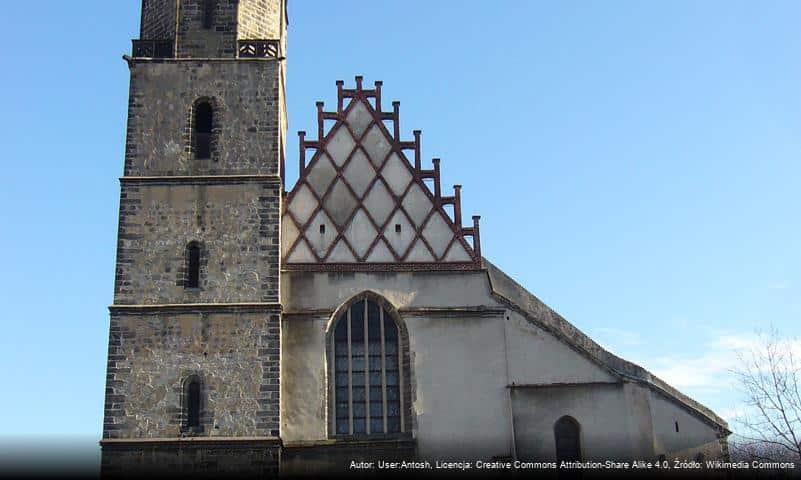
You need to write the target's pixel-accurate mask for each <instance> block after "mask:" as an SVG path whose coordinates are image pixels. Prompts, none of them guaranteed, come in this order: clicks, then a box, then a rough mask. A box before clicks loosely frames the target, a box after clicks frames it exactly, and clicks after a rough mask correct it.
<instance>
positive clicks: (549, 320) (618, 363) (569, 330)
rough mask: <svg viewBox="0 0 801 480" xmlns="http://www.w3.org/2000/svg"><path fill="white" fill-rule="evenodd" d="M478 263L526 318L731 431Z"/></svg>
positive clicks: (495, 269)
mask: <svg viewBox="0 0 801 480" xmlns="http://www.w3.org/2000/svg"><path fill="white" fill-rule="evenodd" d="M482 263H483V267H484V268H485V269H486V271H487V276H488V278H489V283H490V290H491V293H492V295H493V296H494V297H496V298H497V299H498V300H499V301H501V302H502V303H504V304H506V305H507V306H509V307H511V308H512V309H514V310H517V311H518V312H519V313H521V314H522V315H523V316H524V317H526V319H527V320H529V321H531V322H532V323H535V324H536V325H537V326H539V327H541V328H544V329H546V330H548V331H549V332H551V333H552V334H554V335H556V336H557V337H558V338H560V339H562V340H563V341H565V342H566V343H568V344H569V345H570V346H571V347H573V348H574V349H576V350H578V351H579V352H580V353H582V354H584V355H586V356H588V357H589V358H590V359H591V360H593V361H595V362H596V363H599V364H600V365H602V366H603V367H605V368H607V369H609V370H611V371H612V372H613V373H615V374H617V375H619V376H621V377H624V378H627V379H630V380H633V381H636V382H639V383H642V384H644V385H647V386H648V387H649V388H651V389H652V390H655V391H657V392H658V393H661V394H662V395H664V396H666V397H668V398H669V399H672V400H675V401H677V402H679V403H680V404H681V405H682V406H684V407H685V408H687V409H689V410H690V411H692V412H694V413H696V414H698V415H700V416H701V417H702V418H703V419H704V420H706V421H707V422H710V423H712V424H713V425H714V426H716V427H719V428H720V429H722V430H723V433H724V435H728V434H730V433H731V430H729V425H728V423H727V422H726V421H725V420H723V419H722V418H721V417H719V416H718V415H717V414H716V413H715V412H713V411H712V410H710V409H709V408H707V407H705V406H704V405H702V404H700V403H698V402H697V401H695V400H693V399H692V398H690V397H688V396H687V395H685V394H683V393H681V392H680V391H678V390H677V389H676V388H674V387H672V386H671V385H669V384H668V383H667V382H665V381H664V380H662V379H661V378H659V377H657V376H656V375H654V374H652V373H651V372H649V371H648V370H646V369H644V368H643V367H641V366H639V365H637V364H635V363H632V362H629V361H627V360H624V359H622V358H620V357H618V356H617V355H615V354H613V353H611V352H609V351H607V350H606V349H604V348H603V347H602V346H600V345H599V344H598V343H596V342H595V341H594V340H593V339H591V338H590V337H589V336H588V335H587V334H585V333H584V332H582V331H581V330H579V329H578V328H576V327H575V326H574V325H573V324H571V323H570V322H568V321H567V320H565V318H564V317H562V316H561V315H559V314H558V313H556V312H555V311H554V310H553V309H552V308H551V307H549V306H548V305H546V304H545V303H544V302H543V301H542V300H540V299H539V298H537V297H536V296H535V295H534V294H532V293H531V292H529V291H528V290H526V289H525V288H524V287H523V286H521V285H520V284H519V283H517V282H516V281H515V280H514V279H512V278H511V277H510V276H509V275H507V274H506V273H504V272H503V271H502V270H501V269H499V268H498V267H496V266H495V265H493V264H492V263H491V262H490V261H489V260H487V259H486V258H485V257H482Z"/></svg>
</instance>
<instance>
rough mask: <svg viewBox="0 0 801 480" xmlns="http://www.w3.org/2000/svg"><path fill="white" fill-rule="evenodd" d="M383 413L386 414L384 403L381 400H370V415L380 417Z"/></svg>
mask: <svg viewBox="0 0 801 480" xmlns="http://www.w3.org/2000/svg"><path fill="white" fill-rule="evenodd" d="M379 398H380V397H379ZM382 415H384V403H383V402H380V401H379V402H370V417H372V418H378V417H381V416H382Z"/></svg>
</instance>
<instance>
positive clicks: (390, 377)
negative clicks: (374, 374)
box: [354, 372, 398, 385]
mask: <svg viewBox="0 0 801 480" xmlns="http://www.w3.org/2000/svg"><path fill="white" fill-rule="evenodd" d="M355 381H356V379H354V383H355ZM397 384H398V372H387V385H397Z"/></svg>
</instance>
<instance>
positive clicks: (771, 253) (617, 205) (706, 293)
mask: <svg viewBox="0 0 801 480" xmlns="http://www.w3.org/2000/svg"><path fill="white" fill-rule="evenodd" d="M139 3H140V2H138V1H134V0H126V1H114V2H109V1H107V0H103V1H101V0H83V1H81V2H63V1H55V0H50V1H47V0H46V1H44V2H39V3H38V4H37V7H38V8H37V9H36V10H32V9H31V8H30V7H29V6H28V5H27V4H23V3H19V2H10V3H9V4H8V5H6V6H4V13H5V14H4V16H3V17H2V18H0V26H2V28H0V52H2V55H0V58H3V67H2V72H3V73H2V75H0V98H1V99H2V105H3V108H2V115H0V145H2V149H3V152H4V155H3V157H2V158H3V166H4V168H3V170H2V179H3V182H2V184H3V188H2V189H0V218H1V219H2V225H3V230H2V232H3V234H2V235H0V265H2V269H3V275H0V301H2V305H3V309H2V310H3V317H4V322H3V323H4V329H3V335H2V336H0V364H2V365H3V368H0V384H2V385H3V386H4V388H3V390H4V392H5V394H4V395H0V411H2V412H4V415H3V421H2V422H1V423H0V437H19V436H30V437H33V438H35V437H37V436H42V435H55V436H57V437H59V438H60V437H81V438H88V439H90V440H91V441H92V442H94V441H95V440H96V439H97V438H99V436H100V430H101V425H102V407H103V391H104V384H103V383H104V377H105V372H104V369H105V355H106V345H107V332H108V313H107V309H106V307H107V305H109V304H110V303H111V301H112V286H113V285H112V282H113V278H114V254H115V251H114V249H115V244H116V240H115V239H116V222H117V207H118V199H119V185H118V182H117V178H118V177H119V176H120V174H121V172H122V165H123V150H124V140H125V119H126V107H127V92H128V70H127V68H126V66H125V63H124V62H123V61H122V60H121V59H120V56H121V55H122V54H123V53H126V52H129V50H130V40H131V39H132V38H137V36H138V20H139ZM799 18H801V3H799V2H795V1H787V2H780V1H771V2H738V1H730V0H727V1H704V2H696V1H670V2H668V1H662V2H639V1H600V0H597V1H582V2H579V1H559V2H557V1H551V2H544V1H537V2H534V1H532V2H522V1H515V2H512V1H508V2H486V1H481V2H479V1H455V0H453V1H451V0H447V1H446V0H442V1H438V2H430V1H422V0H420V1H417V0H407V1H404V2H389V1H385V2H356V1H337V2H318V1H314V2H311V1H302V0H294V1H292V2H291V4H290V22H291V23H290V34H289V51H288V61H287V62H288V87H287V94H288V107H289V115H290V135H289V138H290V145H289V146H288V149H287V153H288V155H287V159H288V160H287V165H288V169H289V178H288V184H291V183H292V182H293V181H294V179H295V178H296V168H297V167H296V163H297V161H296V152H297V148H296V147H297V145H296V138H297V137H296V135H295V132H296V131H297V130H307V131H309V132H314V131H316V129H315V107H314V102H315V101H316V100H323V101H326V103H327V104H328V105H331V104H332V103H333V102H334V101H335V99H336V89H335V84H334V82H335V81H336V80H337V79H343V80H345V81H346V83H347V84H349V85H352V82H353V77H354V75H359V74H360V75H364V77H365V81H366V82H368V83H372V82H373V81H374V80H383V81H384V98H385V100H386V103H387V105H388V104H389V101H390V100H394V99H397V100H400V101H401V131H402V132H403V133H404V134H405V135H406V136H407V137H411V130H412V129H417V128H419V129H422V130H423V155H424V159H426V164H428V159H430V158H432V157H441V158H442V173H443V185H452V184H454V183H460V184H462V185H464V188H463V191H462V199H463V200H462V204H463V211H464V215H465V218H469V215H472V214H480V215H482V224H481V226H482V249H483V253H484V255H485V256H486V257H488V258H489V259H490V260H491V261H493V262H494V263H496V264H497V265H498V266H500V267H501V268H502V269H504V270H506V271H507V272H508V273H509V274H511V275H512V276H514V277H515V278H516V279H517V280H518V281H519V282H520V283H521V284H523V285H524V286H525V287H527V288H528V289H529V290H530V291H532V292H533V293H534V294H536V295H537V296H539V297H540V298H541V299H543V300H544V301H545V302H547V303H548V304H549V305H551V306H552V307H553V308H554V309H555V310H557V311H558V312H560V313H561V314H562V315H564V316H565V317H566V318H568V319H569V320H570V321H571V322H573V323H574V324H575V325H576V326H578V327H579V328H580V329H582V330H584V331H585V332H587V333H589V334H590V335H592V336H593V337H594V338H596V339H597V340H598V341H599V342H601V343H602V344H603V345H605V346H607V347H609V348H610V349H612V350H613V351H614V352H615V353H618V354H620V355H622V356H624V357H626V358H628V359H630V360H633V361H636V362H638V363H641V364H642V365H643V366H645V367H646V368H649V369H651V370H652V371H654V372H655V373H657V374H658V375H661V376H663V377H664V378H665V379H666V380H668V381H669V382H671V383H673V384H674V385H675V386H677V387H679V388H681V389H682V390H683V391H685V392H686V393H688V394H690V395H691V396H693V397H695V398H696V399H697V400H699V401H701V402H702V403H705V404H707V405H708V406H710V407H712V408H714V409H716V410H717V411H718V412H719V413H721V414H723V415H727V414H728V413H730V412H731V411H733V410H732V409H734V408H735V407H736V406H737V398H736V395H735V394H734V392H733V390H732V387H731V384H730V379H729V376H728V374H727V373H726V372H727V369H729V368H731V367H732V366H733V361H734V355H733V348H735V347H737V346H742V345H747V344H748V342H749V341H750V339H751V338H752V334H753V332H754V331H755V330H757V329H760V328H762V329H765V328H766V327H767V326H768V325H769V324H773V325H775V326H776V327H777V328H778V329H780V330H781V331H782V332H783V333H784V334H785V335H796V334H798V333H799V324H800V323H801V322H799V319H801V295H800V294H799V293H800V292H801V290H800V289H801V248H799V238H801V224H799V215H798V208H799V200H800V199H801V198H800V197H801V194H799V188H798V187H799V181H800V180H801V162H799V153H801V87H800V86H801V61H799V59H801V33H799V32H800V31H799V28H798V19H799ZM429 165H430V164H429ZM55 399H57V400H58V401H57V402H56V403H55V405H57V406H56V407H54V406H53V405H54V400H55Z"/></svg>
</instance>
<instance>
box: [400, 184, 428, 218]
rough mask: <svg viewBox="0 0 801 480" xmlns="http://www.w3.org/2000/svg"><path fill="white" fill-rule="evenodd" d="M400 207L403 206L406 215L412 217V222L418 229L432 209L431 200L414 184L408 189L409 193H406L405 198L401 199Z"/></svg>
mask: <svg viewBox="0 0 801 480" xmlns="http://www.w3.org/2000/svg"><path fill="white" fill-rule="evenodd" d="M401 205H403V208H404V209H406V213H408V214H409V216H410V217H412V220H413V221H414V223H415V225H417V226H418V227H420V226H422V225H423V222H424V221H425V219H426V217H427V216H428V214H429V212H431V209H432V208H433V207H434V205H433V204H432V203H431V200H429V199H428V195H426V194H425V192H423V189H422V188H420V186H419V185H418V184H416V183H414V184H412V186H411V187H409V191H408V192H407V193H406V196H405V197H403V202H401Z"/></svg>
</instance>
